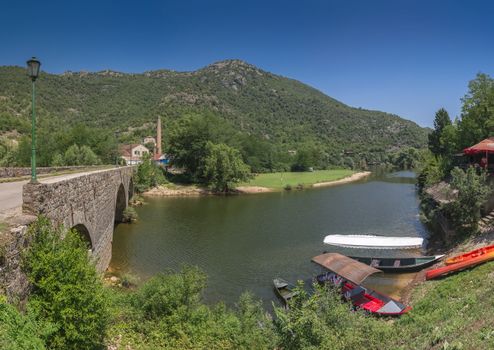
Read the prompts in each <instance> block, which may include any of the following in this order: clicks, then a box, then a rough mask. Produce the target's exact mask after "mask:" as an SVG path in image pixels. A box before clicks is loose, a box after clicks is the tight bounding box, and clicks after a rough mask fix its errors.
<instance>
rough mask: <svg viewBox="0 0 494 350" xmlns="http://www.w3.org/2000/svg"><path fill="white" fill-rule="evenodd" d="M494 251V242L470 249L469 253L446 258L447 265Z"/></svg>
mask: <svg viewBox="0 0 494 350" xmlns="http://www.w3.org/2000/svg"><path fill="white" fill-rule="evenodd" d="M491 252H494V244H493V245H488V246H485V247H482V248H478V249H474V250H472V251H469V252H468V253H464V254H460V255H457V256H454V257H452V258H449V259H446V260H445V262H444V263H445V264H446V265H452V264H457V263H459V262H463V261H466V260H469V259H472V258H476V257H478V256H481V255H484V254H487V253H491Z"/></svg>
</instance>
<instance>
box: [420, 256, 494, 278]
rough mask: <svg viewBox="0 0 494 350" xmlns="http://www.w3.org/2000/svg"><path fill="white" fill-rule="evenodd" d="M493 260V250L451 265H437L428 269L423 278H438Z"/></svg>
mask: <svg viewBox="0 0 494 350" xmlns="http://www.w3.org/2000/svg"><path fill="white" fill-rule="evenodd" d="M491 260H494V252H491V253H487V254H483V255H480V256H477V257H475V258H470V259H467V260H465V261H462V262H459V263H456V264H452V265H446V266H443V267H439V268H437V269H433V270H429V271H427V272H426V274H425V278H426V279H427V280H432V279H435V278H439V277H442V276H446V275H448V274H451V273H454V272H459V271H462V270H465V269H468V268H470V267H474V266H477V265H480V264H482V263H485V262H487V261H491Z"/></svg>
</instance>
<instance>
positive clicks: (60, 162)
mask: <svg viewBox="0 0 494 350" xmlns="http://www.w3.org/2000/svg"><path fill="white" fill-rule="evenodd" d="M64 165H65V159H63V156H62V155H61V154H60V153H55V155H54V156H53V159H52V160H51V166H64Z"/></svg>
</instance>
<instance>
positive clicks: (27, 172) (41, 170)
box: [0, 165, 98, 179]
mask: <svg viewBox="0 0 494 350" xmlns="http://www.w3.org/2000/svg"><path fill="white" fill-rule="evenodd" d="M96 167H98V166H90V165H81V166H58V167H37V168H36V173H37V174H38V175H43V174H51V173H57V172H61V171H69V170H83V169H87V170H88V171H90V170H91V168H96ZM22 176H31V168H27V167H24V168H13V167H9V168H5V167H0V179H4V178H10V177H22Z"/></svg>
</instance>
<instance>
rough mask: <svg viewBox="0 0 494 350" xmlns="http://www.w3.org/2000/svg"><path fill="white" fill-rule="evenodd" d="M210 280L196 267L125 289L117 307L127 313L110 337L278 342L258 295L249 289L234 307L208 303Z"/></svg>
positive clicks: (173, 344)
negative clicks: (132, 289) (131, 290)
mask: <svg viewBox="0 0 494 350" xmlns="http://www.w3.org/2000/svg"><path fill="white" fill-rule="evenodd" d="M205 286H206V276H205V275H204V273H203V272H202V271H200V270H199V269H198V268H196V267H184V268H183V269H182V271H180V272H179V273H172V272H170V273H166V274H161V275H158V276H155V277H153V278H151V279H150V280H149V281H148V282H146V283H145V284H144V285H143V286H142V287H141V288H140V289H139V290H138V291H137V292H135V293H132V294H130V295H129V294H122V295H124V300H122V299H120V300H118V308H121V310H122V314H125V317H120V318H119V321H120V323H119V324H116V325H115V327H114V328H113V329H111V330H110V337H111V338H112V339H113V338H115V339H118V343H119V344H120V345H119V346H120V348H126V347H128V348H139V349H141V348H143V349H274V348H275V346H276V336H275V334H274V333H273V327H272V322H271V319H270V317H268V316H267V314H266V313H265V312H264V310H263V308H262V304H261V303H260V302H259V301H257V302H256V301H254V300H253V298H252V296H251V295H248V294H244V295H242V296H241V297H240V300H239V302H238V304H237V305H236V307H235V308H234V309H231V308H227V307H226V306H225V305H224V304H222V303H220V304H217V305H214V306H207V305H205V304H204V303H202V300H201V299H202V297H201V294H202V291H203V290H204V288H205ZM125 300H129V301H130V302H129V301H125ZM122 334H123V338H122ZM115 342H117V340H116V341H115Z"/></svg>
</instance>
